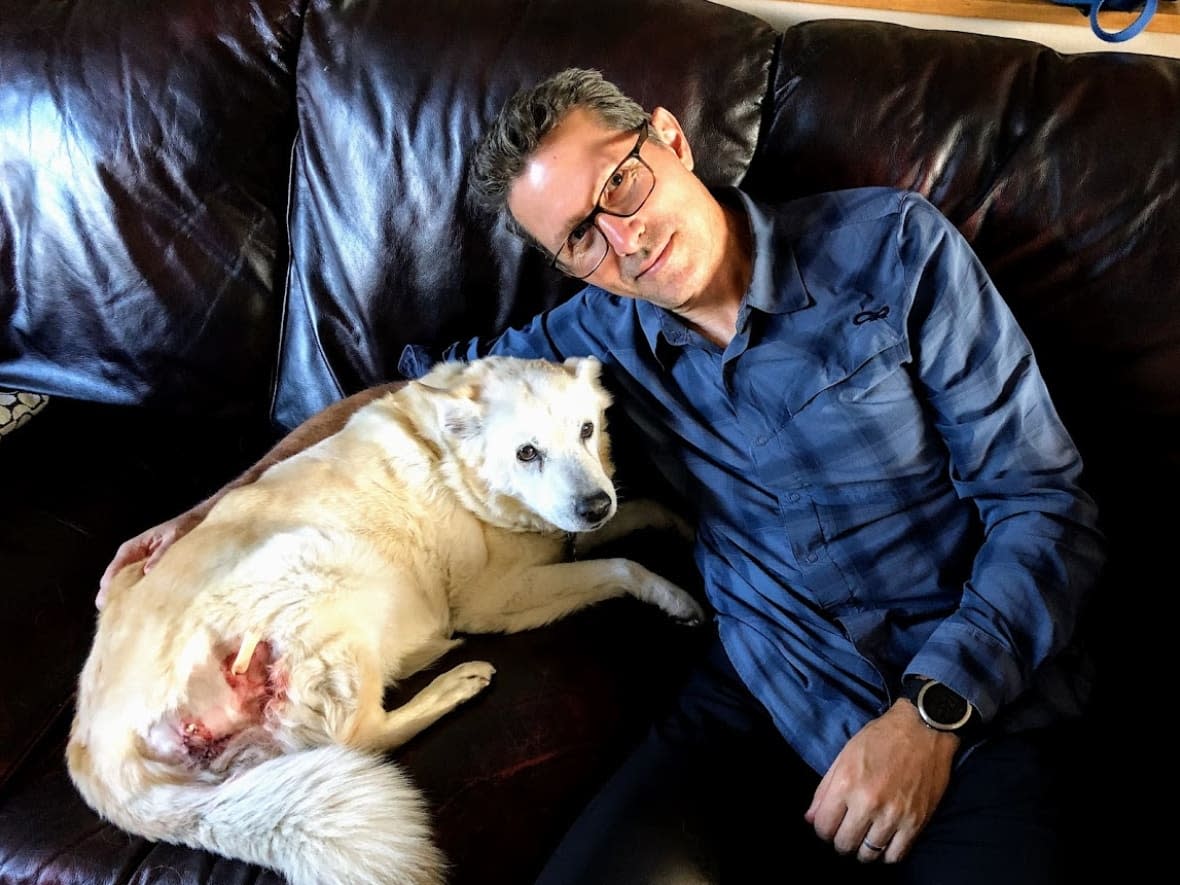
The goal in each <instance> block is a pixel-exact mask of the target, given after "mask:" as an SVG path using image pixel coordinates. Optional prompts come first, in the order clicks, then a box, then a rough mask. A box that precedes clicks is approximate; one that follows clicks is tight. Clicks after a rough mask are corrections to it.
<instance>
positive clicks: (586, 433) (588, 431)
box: [582, 421, 594, 439]
mask: <svg viewBox="0 0 1180 885" xmlns="http://www.w3.org/2000/svg"><path fill="white" fill-rule="evenodd" d="M592 436H594V425H593V424H592V423H591V422H589V421H587V422H586V423H585V424H583V425H582V439H589V438H590V437H592Z"/></svg>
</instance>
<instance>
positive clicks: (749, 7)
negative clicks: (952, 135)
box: [714, 0, 1180, 58]
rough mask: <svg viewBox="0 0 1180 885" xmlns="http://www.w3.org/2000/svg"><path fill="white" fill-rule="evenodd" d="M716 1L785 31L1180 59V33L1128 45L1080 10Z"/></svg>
mask: <svg viewBox="0 0 1180 885" xmlns="http://www.w3.org/2000/svg"><path fill="white" fill-rule="evenodd" d="M714 2H717V3H722V4H724V5H726V6H735V7H737V8H738V9H744V10H746V11H747V12H752V13H753V14H754V15H757V16H759V17H761V18H764V19H766V21H768V22H770V23H771V24H772V25H774V26H775V27H776V28H780V29H781V28H785V27H787V26H788V25H793V24H798V23H799V22H802V21H808V20H809V19H816V18H857V19H870V20H873V21H891V22H896V23H897V24H902V25H910V26H912V27H916V28H934V29H941V30H948V31H973V32H975V33H979V34H998V35H1000V36H1004V37H1017V38H1020V39H1022V40H1032V41H1033V42H1036V43H1042V44H1044V45H1045V46H1051V47H1053V48H1054V49H1056V50H1058V51H1060V52H1095V51H1107V50H1112V49H1114V50H1117V51H1120V52H1138V53H1144V54H1148V55H1167V56H1171V57H1173V58H1180V34H1156V33H1151V32H1149V31H1143V32H1142V33H1140V34H1139V35H1138V36H1136V37H1132V38H1131V39H1130V40H1127V41H1125V42H1123V43H1117V44H1116V43H1107V42H1105V41H1103V40H1100V39H1099V38H1098V37H1097V36H1095V35H1094V34H1093V32H1091V30H1090V27H1089V24H1088V22H1087V20H1086V19H1085V18H1083V17H1082V15H1081V14H1080V13H1079V14H1078V22H1079V24H1078V25H1076V26H1073V25H1047V24H1040V23H1037V22H1013V21H995V20H993V19H983V18H962V17H952V16H946V15H927V14H925V13H915V12H886V11H884V10H880V9H859V8H857V7H852V6H828V5H826V4H822V3H794V2H786V0H714ZM1045 2H1046V3H1047V2H1049V0H1045Z"/></svg>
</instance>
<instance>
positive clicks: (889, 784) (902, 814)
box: [804, 699, 959, 863]
mask: <svg viewBox="0 0 1180 885" xmlns="http://www.w3.org/2000/svg"><path fill="white" fill-rule="evenodd" d="M958 745H959V738H958V737H957V736H956V735H953V734H950V733H946V732H939V731H935V730H934V729H932V728H928V727H927V726H926V725H925V724H924V723H923V722H922V720H921V719H920V718H919V716H918V711H917V710H916V709H915V708H914V706H913V704H911V703H910V702H909V701H907V700H905V699H901V700H898V701H897V702H896V703H894V705H893V706H892V707H890V708H889V710H887V711H886V712H885V714H884V715H883V716H881V717H880V718H879V719H875V720H873V721H872V722H870V723H869V724H868V725H866V726H865V727H864V728H862V729H861V730H860V731H859V732H857V733H856V734H855V735H853V737H852V739H851V740H849V741H848V743H847V744H845V745H844V749H843V750H841V751H840V754H839V755H838V756H837V757H836V759H835V761H834V762H832V767H831V768H829V769H828V772H827V774H825V775H824V777H823V780H821V781H820V784H819V786H818V787H817V788H816V791H815V797H814V798H813V799H812V800H811V807H810V808H808V809H807V812H806V813H805V814H804V818H805V819H806V820H807V822H808V823H809V824H811V825H812V826H813V827H815V832H816V833H817V834H818V835H819V837H820V838H821V839H823V840H824V841H826V842H831V843H833V845H834V846H835V848H836V850H837V851H838V852H840V853H841V854H853V853H855V854H856V856H857V858H858V859H859V860H861V861H864V862H869V861H874V860H884V861H885V862H886V863H896V862H897V861H899V860H901V859H902V858H903V857H905V856H906V854H907V853H908V852H909V850H910V847H911V846H912V845H913V843H914V840H915V839H916V838H917V837H918V834H919V833H920V832H922V828H923V827H925V826H926V824H927V823H928V822H929V820H930V817H931V816H932V815H933V814H934V809H935V807H936V806H937V805H938V802H939V800H941V799H942V795H943V793H945V792H946V788H947V784H948V783H949V782H950V775H951V763H952V761H953V760H954V755H955V750H956V749H958Z"/></svg>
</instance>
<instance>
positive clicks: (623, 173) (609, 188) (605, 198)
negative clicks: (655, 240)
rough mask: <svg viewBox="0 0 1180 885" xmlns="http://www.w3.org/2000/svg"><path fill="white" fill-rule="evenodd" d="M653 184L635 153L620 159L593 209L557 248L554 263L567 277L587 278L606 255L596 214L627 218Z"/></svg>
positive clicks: (647, 193)
mask: <svg viewBox="0 0 1180 885" xmlns="http://www.w3.org/2000/svg"><path fill="white" fill-rule="evenodd" d="M655 186H656V180H655V174H654V173H653V172H652V171H651V169H649V168H648V166H647V164H646V163H644V162H643V160H641V159H639V157H638V156H630V157H628V158H627V159H626V160H624V161H623V162H622V163H621V164H620V165H619V166H618V168H616V169H615V171H614V172H612V173H611V176H610V178H608V179H607V180H606V184H605V185H604V186H603V188H602V194H601V196H599V198H598V205H597V206H596V207H595V209H594V211H593V212H592V213H591V214H590V215H589V216H588V217H587V218H586V219H585V220H584V221H583V222H582V223H581V224H579V225H578V226H577V227H576V228H574V229H573V230H572V231H571V232H570V235H569V237H567V238H566V241H565V243H564V244H563V245H562V247H561V251H560V252H559V253H558V255H557V259H558V262H559V263H560V264H561V265H562V267H563V269H564V270H565V272H566V273H568V274H569V275H570V276H574V277H578V278H581V277H587V276H589V275H590V274H592V273H594V271H595V270H596V269H597V268H598V265H600V264H601V263H602V260H603V258H605V257H606V253H607V250H608V249H609V245H608V243H607V241H606V237H605V236H604V235H603V233H602V231H601V230H600V229H599V227H598V225H597V224H596V223H595V219H596V218H597V216H598V215H599V214H605V215H614V216H617V217H619V218H627V217H628V216H631V215H634V214H635V213H636V212H638V211H639V210H640V209H641V208H642V207H643V204H644V203H645V202H646V201H647V198H648V196H650V195H651V192H652V190H653V189H654V188H655Z"/></svg>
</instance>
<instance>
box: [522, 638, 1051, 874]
mask: <svg viewBox="0 0 1180 885" xmlns="http://www.w3.org/2000/svg"><path fill="white" fill-rule="evenodd" d="M1067 740H1068V738H1067V735H1066V734H1065V732H1064V730H1062V729H1055V730H1044V731H1037V732H1028V733H1025V734H1022V735H1016V736H1005V737H999V738H996V739H993V740H992V741H990V742H987V743H985V744H984V745H982V746H980V747H978V748H977V749H976V750H975V751H974V752H973V753H972V754H971V755H970V756H969V757H968V758H967V759H966V760H965V761H964V763H963V765H961V766H960V767H959V768H958V769H957V770H956V772H955V774H954V776H953V777H952V779H951V785H950V788H949V789H948V790H947V792H946V794H945V795H944V797H943V799H942V802H941V803H940V805H939V807H938V809H937V811H936V813H935V815H934V817H933V818H932V819H931V821H930V823H929V824H928V825H927V827H926V829H925V830H924V831H923V833H922V835H921V837H920V838H919V840H918V841H917V842H916V843H915V845H914V847H913V849H912V850H911V852H910V854H909V856H908V857H907V858H906V859H905V860H904V861H902V862H901V863H899V864H894V865H885V864H882V863H880V862H874V863H869V864H862V863H860V862H858V861H857V860H856V859H855V858H854V857H852V856H847V857H845V856H841V855H839V854H837V853H836V851H835V849H834V848H833V847H832V846H831V845H830V844H829V843H827V842H823V841H822V840H821V839H820V838H819V837H818V836H816V835H815V832H814V830H812V828H811V827H810V825H808V824H807V823H806V822H805V821H804V820H803V812H804V811H805V810H806V809H807V807H808V805H809V804H810V802H811V797H812V794H813V793H814V791H815V788H816V786H817V785H818V783H819V776H818V775H817V774H816V773H815V772H814V771H812V770H811V769H810V768H808V767H807V766H806V765H805V764H804V763H803V762H802V761H800V760H799V758H798V757H797V756H796V755H795V753H794V752H793V751H792V750H791V748H790V747H789V746H788V745H787V743H786V742H785V741H784V740H783V739H782V737H781V736H780V735H779V733H778V731H777V730H776V729H775V728H774V726H773V724H772V723H771V721H770V719H769V717H768V715H767V714H766V712H765V710H764V709H763V707H762V706H761V705H760V704H759V703H758V702H757V701H756V700H755V699H754V698H753V697H752V696H751V695H750V694H749V692H748V691H747V690H746V688H745V686H744V685H743V683H742V682H741V680H740V679H739V677H738V676H737V673H736V672H735V671H734V669H733V667H732V665H731V664H730V663H729V659H728V657H727V656H726V655H725V652H724V651H723V650H722V648H721V643H720V642H719V641H714V643H713V645H712V647H711V649H710V651H709V653H708V655H707V657H706V660H705V661H703V663H702V664H701V665H700V666H699V667H698V668H697V669H696V671H695V672H694V673H693V674H692V676H691V677H690V678H689V679H688V681H687V683H686V685H685V686H684V688H683V690H682V692H681V693H680V695H679V697H678V698H677V699H676V703H675V705H674V708H673V709H672V710H671V711H670V712H668V713H667V714H666V715H664V716H663V717H662V718H661V719H660V721H659V722H658V723H657V724H656V725H655V726H654V727H653V728H652V730H651V731H650V733H649V734H648V736H647V738H646V739H645V740H644V741H643V743H641V744H640V745H639V747H638V748H637V749H636V750H635V751H634V753H633V754H632V755H631V756H630V757H629V758H628V760H627V761H626V762H625V763H624V764H623V765H622V767H621V768H620V769H619V770H618V772H617V773H616V774H615V775H614V777H613V778H612V779H611V780H610V781H609V782H608V783H607V784H606V786H605V787H604V788H603V789H602V791H601V792H600V793H599V794H598V796H597V797H596V798H595V799H594V800H593V801H592V802H591V803H590V805H588V806H587V808H586V809H585V811H584V812H583V813H582V815H581V816H580V817H579V818H578V820H577V821H576V822H575V823H574V825H573V827H572V828H571V829H570V830H569V832H568V833H567V834H566V836H565V838H564V840H563V841H562V843H561V844H560V845H559V847H558V849H557V851H556V852H555V853H554V854H553V855H552V857H551V858H550V860H549V862H548V864H547V865H546V867H545V869H544V870H543V872H542V873H541V876H540V878H539V879H538V883H539V885H589V883H594V885H696V883H717V882H720V883H725V885H745V883H754V885H763V883H777V882H784V883H810V882H823V883H824V885H831V883H838V882H843V881H849V882H866V883H894V882H898V883H926V885H950V883H953V885H973V883H978V885H1053V883H1056V882H1059V881H1063V880H1064V878H1065V876H1066V873H1065V872H1064V871H1062V870H1061V869H1060V865H1061V864H1060V862H1061V861H1063V860H1064V851H1063V850H1062V848H1061V844H1060V843H1061V841H1062V836H1063V833H1064V831H1065V830H1066V829H1068V824H1067V823H1066V822H1064V821H1063V820H1062V819H1061V817H1062V815H1061V811H1062V808H1061V806H1062V802H1061V800H1060V796H1059V793H1060V790H1059V783H1058V772H1060V771H1061V769H1062V763H1063V762H1064V756H1063V755H1062V753H1063V752H1064V747H1063V743H1065V742H1067ZM821 877H822V878H821Z"/></svg>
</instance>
